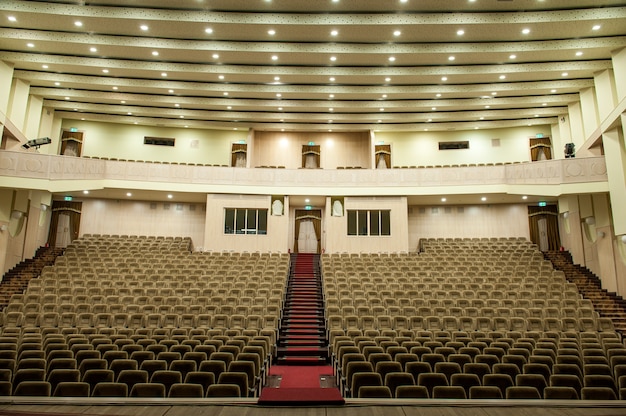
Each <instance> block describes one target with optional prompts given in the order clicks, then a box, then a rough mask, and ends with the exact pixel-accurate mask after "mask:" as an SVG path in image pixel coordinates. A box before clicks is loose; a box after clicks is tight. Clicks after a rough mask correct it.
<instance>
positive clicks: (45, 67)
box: [41, 64, 49, 69]
mask: <svg viewBox="0 0 626 416" xmlns="http://www.w3.org/2000/svg"><path fill="white" fill-rule="evenodd" d="M41 67H42V68H43V69H48V68H49V67H48V65H45V64H44V65H41Z"/></svg>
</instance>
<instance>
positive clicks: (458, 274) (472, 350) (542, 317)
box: [322, 238, 626, 398]
mask: <svg viewBox="0 0 626 416" xmlns="http://www.w3.org/2000/svg"><path fill="white" fill-rule="evenodd" d="M322 270H323V276H324V288H325V294H326V299H325V301H326V316H327V322H328V324H327V329H328V333H329V338H330V345H331V350H332V354H333V359H334V365H335V367H336V369H337V374H338V381H339V382H340V383H342V386H343V389H344V393H346V394H351V395H352V396H353V397H357V396H358V394H359V393H358V392H357V391H352V390H351V385H352V384H351V383H352V380H351V377H352V374H351V373H350V368H351V367H355V366H356V365H357V364H353V363H351V361H356V362H360V361H368V362H370V363H371V364H372V365H371V367H372V371H374V372H378V373H379V374H381V375H382V377H381V379H382V382H383V383H384V384H385V385H386V386H393V387H394V388H396V387H397V385H396V384H397V383H395V382H394V381H393V380H394V379H395V378H396V376H393V377H391V379H390V380H386V376H387V375H388V374H387V373H386V372H385V370H384V368H385V367H387V366H388V365H387V364H381V362H389V361H392V362H399V363H400V365H401V368H402V370H401V371H400V372H402V373H410V374H411V375H412V376H413V379H412V382H411V383H410V384H418V385H421V383H422V382H423V383H426V381H425V380H430V379H432V380H435V379H436V380H439V381H438V382H441V383H443V381H445V383H443V384H444V385H458V384H456V383H461V380H462V378H461V377H454V378H453V377H452V375H454V374H457V373H460V374H476V375H477V376H478V377H476V378H474V377H472V380H473V381H471V383H474V384H475V385H476V386H481V387H482V386H490V385H497V386H499V387H500V388H501V392H500V393H501V397H503V398H505V397H507V391H506V389H507V387H532V388H535V389H536V390H537V392H536V393H537V395H538V396H539V397H544V390H545V387H563V386H562V385H561V384H559V383H563V382H564V381H563V380H562V377H560V376H561V375H562V374H563V373H565V374H570V375H572V374H573V375H574V376H576V379H577V381H578V383H579V385H577V387H578V388H577V390H576V395H577V397H582V390H581V389H583V388H591V387H607V386H608V387H609V388H611V389H612V391H613V392H614V393H615V396H616V397H619V396H622V397H626V390H623V391H620V388H622V387H626V378H624V376H623V375H622V374H623V373H622V372H621V367H620V365H623V364H621V363H622V362H626V361H625V360H626V348H625V347H624V343H623V342H622V339H621V336H620V335H619V334H618V333H617V332H616V331H615V330H614V329H613V326H612V322H611V321H610V319H607V318H600V317H599V316H598V314H597V313H596V312H595V310H594V309H593V305H592V304H591V302H590V301H589V300H586V299H583V298H582V297H581V296H580V294H579V293H578V291H577V289H576V286H575V285H574V284H573V283H568V282H567V281H566V280H565V277H564V275H563V273H562V272H559V271H555V270H554V269H553V267H552V264H551V263H550V262H549V261H546V260H544V259H543V256H542V254H541V253H540V252H539V251H538V249H537V247H536V246H534V245H533V244H532V243H530V242H528V241H526V240H524V239H519V238H510V239H478V238H475V239H426V240H423V241H421V242H420V252H419V253H416V254H407V253H395V254H360V255H358V254H327V255H324V256H323V257H322ZM372 357H374V358H372ZM623 357H624V358H623ZM381 360H382V361H381ZM394 365H397V364H394ZM570 365H573V367H571V368H570V367H569V366H570ZM596 365H597V366H598V367H596ZM396 372H397V371H396ZM422 373H426V374H429V373H438V374H445V375H446V377H443V378H441V377H435V376H433V377H426V376H424V377H420V376H422V375H423V374H422ZM485 374H488V375H489V376H488V377H485ZM531 374H532V375H533V377H526V375H531ZM539 374H541V376H539ZM534 375H537V376H539V377H541V380H539V379H536V377H534ZM555 376H556V377H555ZM420 380H422V381H420ZM442 380H443V381H442ZM507 380H509V381H508V382H507ZM540 381H542V383H541V382H540ZM404 382H406V378H405V379H404ZM569 382H570V383H571V381H569ZM394 383H395V384H394ZM463 383H470V381H467V380H466V381H464V382H463ZM493 383H496V384H493ZM529 383H534V384H529ZM424 385H426V384H424ZM463 385H464V387H466V392H465V396H466V397H471V396H472V395H471V394H470V387H472V386H471V385H469V384H467V385H465V384H463ZM427 387H428V389H427V390H428V391H429V392H431V391H433V387H434V386H433V385H427ZM521 390H524V389H520V391H521ZM557 390H558V389H557ZM451 391H452V390H451ZM513 392H514V391H513V390H511V392H510V393H511V395H512V394H513ZM549 392H550V396H551V390H549ZM391 393H392V395H393V396H394V397H395V394H396V393H395V391H392V392H391ZM459 398H460V397H459Z"/></svg>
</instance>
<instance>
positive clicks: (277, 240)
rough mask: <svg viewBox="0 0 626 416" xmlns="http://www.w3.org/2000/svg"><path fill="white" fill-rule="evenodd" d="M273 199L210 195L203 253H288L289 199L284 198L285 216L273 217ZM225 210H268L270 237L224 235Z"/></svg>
mask: <svg viewBox="0 0 626 416" xmlns="http://www.w3.org/2000/svg"><path fill="white" fill-rule="evenodd" d="M271 204H272V197H271V196H270V195H226V194H223V195H222V194H209V195H207V205H206V226H205V229H204V230H205V239H204V247H203V249H204V251H216V252H222V251H235V252H239V253H240V252H243V251H247V252H251V253H252V252H257V251H259V252H262V253H267V252H281V253H286V252H287V249H288V247H289V246H288V242H287V239H288V233H289V222H290V221H291V219H290V216H289V215H287V213H289V211H290V210H289V198H285V202H284V212H285V215H281V216H275V215H271ZM225 208H253V209H267V210H268V215H267V234H266V235H257V234H224V209H225Z"/></svg>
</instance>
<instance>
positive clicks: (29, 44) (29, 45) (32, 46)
mask: <svg viewBox="0 0 626 416" xmlns="http://www.w3.org/2000/svg"><path fill="white" fill-rule="evenodd" d="M26 46H28V47H29V48H34V47H35V44H34V43H27V44H26Z"/></svg>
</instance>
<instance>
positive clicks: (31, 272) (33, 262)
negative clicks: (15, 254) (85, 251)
mask: <svg viewBox="0 0 626 416" xmlns="http://www.w3.org/2000/svg"><path fill="white" fill-rule="evenodd" d="M61 254H63V249H61V248H51V247H39V248H38V249H37V251H36V252H35V256H34V257H33V258H32V259H26V260H24V261H22V262H20V263H18V264H17V265H16V266H15V267H13V268H12V269H11V270H9V271H8V272H6V273H5V274H4V276H2V281H1V282H0V311H2V310H3V309H4V308H5V307H6V306H7V305H8V304H9V300H10V299H11V296H13V295H14V294H16V293H24V290H25V289H26V287H27V286H28V282H29V281H30V280H31V279H34V278H36V277H37V276H39V275H40V274H41V271H42V270H43V268H44V267H45V266H51V265H53V264H54V261H55V260H56V258H57V257H58V256H60V255H61Z"/></svg>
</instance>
